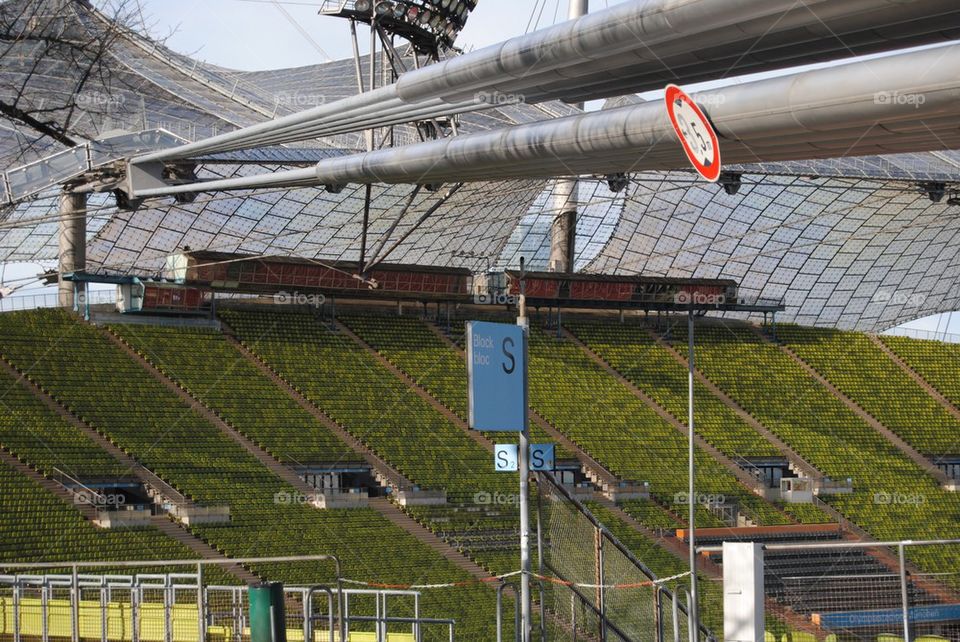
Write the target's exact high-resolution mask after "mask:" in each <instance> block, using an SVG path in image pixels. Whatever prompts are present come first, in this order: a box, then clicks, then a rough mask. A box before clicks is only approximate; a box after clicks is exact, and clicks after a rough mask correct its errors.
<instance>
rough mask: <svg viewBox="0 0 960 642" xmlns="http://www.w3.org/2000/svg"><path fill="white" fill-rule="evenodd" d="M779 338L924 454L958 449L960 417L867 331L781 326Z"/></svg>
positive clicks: (945, 452)
mask: <svg viewBox="0 0 960 642" xmlns="http://www.w3.org/2000/svg"><path fill="white" fill-rule="evenodd" d="M777 338H778V339H779V340H780V341H783V342H784V343H786V345H787V346H789V348H790V349H791V350H793V351H794V352H795V353H796V354H797V355H798V356H799V357H800V358H801V359H803V360H804V361H806V362H807V363H808V364H809V365H810V366H812V367H813V368H814V369H815V370H817V372H819V373H820V374H821V375H823V376H824V377H826V378H827V379H828V380H829V381H830V383H832V384H833V385H835V386H836V387H837V388H838V389H839V390H840V391H841V392H842V393H843V394H845V395H846V396H848V397H850V399H852V400H853V401H854V402H855V403H856V404H857V405H858V406H860V407H861V408H863V409H864V410H866V411H867V412H869V413H870V414H871V415H873V416H874V417H876V419H877V420H879V421H880V423H882V424H883V425H885V426H886V427H887V428H890V429H891V430H893V431H894V432H895V433H897V434H898V435H900V437H902V438H903V439H904V440H905V441H907V442H908V443H909V444H910V445H911V446H913V447H914V448H916V449H917V450H918V451H920V452H921V453H927V454H934V455H940V454H952V453H953V452H954V451H956V450H957V438H956V435H957V432H958V431H960V421H958V420H957V418H956V417H954V416H953V415H951V414H950V413H949V412H947V410H946V408H944V407H943V406H941V405H940V404H939V403H938V402H937V400H936V399H934V398H933V397H931V396H930V395H929V394H928V393H927V391H926V390H924V389H923V387H922V386H920V385H919V384H918V383H917V382H916V381H914V380H913V379H912V378H910V376H909V375H908V374H907V373H906V372H904V371H903V369H902V368H901V367H900V365H899V364H897V363H896V362H895V361H894V360H892V359H891V358H890V357H889V356H887V355H886V354H884V352H883V350H881V349H880V348H879V347H878V346H877V345H875V344H874V343H873V342H872V341H870V339H869V338H868V337H867V336H866V335H864V334H861V333H859V332H842V331H840V330H829V329H823V328H804V327H800V326H796V325H780V326H777Z"/></svg>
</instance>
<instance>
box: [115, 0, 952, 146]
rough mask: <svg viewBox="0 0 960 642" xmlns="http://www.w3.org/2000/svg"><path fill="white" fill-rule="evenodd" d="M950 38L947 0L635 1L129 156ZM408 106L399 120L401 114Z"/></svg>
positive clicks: (597, 92)
mask: <svg viewBox="0 0 960 642" xmlns="http://www.w3.org/2000/svg"><path fill="white" fill-rule="evenodd" d="M956 37H960V7H958V6H956V3H955V2H954V0H844V2H836V1H835V0H806V1H805V2H804V3H803V4H802V6H798V5H797V3H796V1H795V0H648V1H646V2H643V1H640V0H636V1H634V2H627V3H624V4H620V5H617V6H615V7H612V8H610V9H606V10H603V11H598V12H596V13H593V14H589V15H587V16H584V17H582V18H579V19H577V20H572V21H569V22H565V23H563V24H560V25H557V26H555V27H550V28H548V29H543V30H541V31H537V32H535V33H532V34H528V35H525V36H520V37H516V38H511V39H509V40H506V41H505V42H503V43H500V44H498V45H493V46H491V47H487V48H485V49H481V50H479V51H476V52H472V53H469V54H466V55H463V56H457V57H454V58H451V59H449V60H446V61H444V62H441V63H438V64H435V65H431V66H429V67H425V68H422V69H418V70H414V71H410V72H408V73H407V74H404V75H403V76H402V77H401V78H400V79H399V80H398V81H397V82H396V83H395V84H393V85H388V86H386V87H382V88H380V89H376V90H374V91H370V92H367V93H364V94H359V95H357V96H352V97H350V98H345V99H342V100H338V101H335V102H332V103H329V104H326V105H320V106H318V107H314V108H312V109H308V110H306V111H303V112H299V113H296V114H291V115H289V116H285V117H283V118H279V119H276V120H273V121H269V122H265V123H259V124H257V125H253V126H251V127H245V128H243V129H239V130H237V131H233V132H228V133H226V134H221V135H218V136H214V137H212V138H209V139H206V140H203V141H198V142H196V143H191V144H188V145H183V146H181V147H177V148H172V149H169V150H163V151H160V152H154V153H150V154H145V155H143V156H140V157H137V158H134V159H133V161H132V162H133V163H146V162H151V161H159V160H166V159H173V158H189V157H191V156H197V155H199V154H203V153H213V152H220V151H228V150H233V149H241V148H249V147H254V146H259V145H264V144H277V143H282V142H292V141H297V140H306V139H309V138H313V137H316V136H318V135H322V134H327V133H342V132H344V131H360V130H363V129H369V128H370V127H377V126H382V125H384V124H387V123H396V122H409V121H410V120H413V119H416V118H435V117H439V116H442V115H445V114H447V113H450V112H451V110H453V111H461V112H462V111H469V110H481V109H488V108H490V107H493V106H495V104H496V102H497V101H484V94H486V95H496V96H503V95H506V96H507V97H509V96H511V95H514V96H516V97H517V98H518V99H521V100H523V101H525V102H528V103H534V102H541V101H544V100H548V99H553V98H560V99H563V100H568V101H582V100H589V99H593V98H598V97H605V96H611V95H622V94H626V93H630V92H633V91H639V90H643V89H651V88H655V87H661V86H663V85H664V84H665V83H666V82H677V81H689V80H692V79H695V80H702V79H705V78H711V77H716V76H721V77H722V76H726V75H731V74H737V73H742V72H745V71H746V72H755V71H762V70H768V69H774V68H782V67H787V66H789V65H791V64H800V63H803V62H809V61H810V60H811V58H815V59H817V57H819V59H832V58H835V57H837V56H838V55H844V56H845V55H850V54H857V53H871V52H876V51H882V50H885V49H890V48H893V47H902V46H907V45H916V44H922V43H928V42H936V41H938V40H945V39H949V38H956ZM692 41H693V42H695V43H696V47H691V42H692ZM405 110H407V113H408V116H407V120H406V121H403V120H400V121H398V120H397V118H398V112H399V113H402V112H404V111H405ZM401 117H402V116H401Z"/></svg>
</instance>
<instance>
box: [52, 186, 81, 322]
mask: <svg viewBox="0 0 960 642" xmlns="http://www.w3.org/2000/svg"><path fill="white" fill-rule="evenodd" d="M58 223H59V230H58V240H59V265H58V266H57V272H58V274H59V283H58V297H57V298H58V303H59V305H60V307H63V308H72V307H74V306H75V305H76V304H77V301H76V296H75V294H76V291H75V287H76V284H75V283H74V282H73V281H65V280H64V278H63V275H64V274H69V273H71V272H82V271H83V270H84V269H86V266H87V195H86V193H85V192H79V193H77V192H73V191H71V190H70V186H69V185H68V186H65V187H64V189H63V191H62V192H61V193H60V219H59V222H58Z"/></svg>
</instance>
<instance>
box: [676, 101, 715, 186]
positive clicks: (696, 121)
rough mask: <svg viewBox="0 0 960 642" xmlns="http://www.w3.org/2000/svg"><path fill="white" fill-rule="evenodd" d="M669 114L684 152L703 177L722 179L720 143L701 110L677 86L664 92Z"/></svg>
mask: <svg viewBox="0 0 960 642" xmlns="http://www.w3.org/2000/svg"><path fill="white" fill-rule="evenodd" d="M664 101H665V102H666V104H667V115H668V116H669V117H670V124H672V125H673V129H674V131H675V132H676V133H677V137H678V138H679V139H680V143H681V144H682V145H683V151H684V153H686V155H687V158H688V159H690V163H691V164H692V165H693V168H694V169H696V170H697V173H698V174H700V176H703V177H704V178H705V179H707V180H708V181H710V182H711V183H715V182H717V180H719V179H720V142H719V141H718V140H717V133H716V132H715V131H714V130H713V126H712V125H711V124H710V121H709V120H707V117H706V116H705V115H704V113H703V111H702V110H701V109H700V107H698V106H697V104H696V103H695V102H693V99H692V98H690V96H688V95H687V94H686V92H684V91H683V90H682V89H680V88H679V87H677V86H676V85H667V89H666V92H665V93H664Z"/></svg>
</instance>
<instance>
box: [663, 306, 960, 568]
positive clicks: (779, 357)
mask: <svg viewBox="0 0 960 642" xmlns="http://www.w3.org/2000/svg"><path fill="white" fill-rule="evenodd" d="M671 336H672V338H673V340H674V341H676V343H677V345H678V346H680V345H686V325H685V324H678V325H677V326H676V327H674V328H673V330H672V332H671ZM695 338H696V351H697V352H696V363H697V366H698V368H699V369H700V370H701V371H702V372H703V373H704V374H705V375H706V376H707V377H709V378H710V379H711V380H712V381H713V382H714V383H715V384H717V385H718V386H719V387H720V388H722V389H723V390H724V392H726V393H727V394H728V395H730V396H731V397H732V398H733V399H734V400H735V401H736V402H737V403H738V404H739V405H740V406H741V407H742V408H744V409H746V410H747V411H748V412H749V413H750V414H752V415H753V416H754V417H756V418H757V419H758V420H759V421H760V422H761V423H763V425H765V426H766V427H767V428H769V429H770V430H772V431H773V432H774V433H776V434H777V436H778V437H780V439H782V440H783V441H784V442H785V443H787V444H788V445H789V446H790V447H791V448H793V449H794V450H796V451H797V452H798V453H799V454H800V455H801V456H802V457H804V458H805V459H806V460H807V461H809V462H810V463H811V464H813V465H814V466H816V467H817V468H818V469H819V470H821V471H823V472H824V473H825V474H827V475H829V476H830V477H831V478H833V479H834V480H845V479H847V478H850V479H852V481H853V487H854V492H853V493H851V494H839V495H825V496H821V499H823V500H825V501H827V502H829V503H830V504H832V505H833V506H834V507H836V508H837V509H838V510H840V511H841V512H842V513H843V514H844V515H845V516H846V517H847V518H848V519H850V520H851V521H853V522H854V523H856V524H858V525H859V526H861V527H863V528H865V529H866V530H868V531H869V532H870V533H871V534H872V535H873V536H874V537H876V538H877V539H880V540H899V539H930V538H950V537H954V536H955V535H956V524H957V521H958V519H960V497H958V496H957V495H956V494H955V493H950V492H946V491H944V490H942V489H941V488H940V487H939V486H938V485H937V483H936V482H935V481H934V479H933V478H932V477H930V476H929V475H927V474H926V472H925V471H924V470H923V469H921V468H920V467H919V466H917V465H916V464H915V463H913V462H912V461H910V460H909V459H907V458H906V456H904V455H903V453H901V452H900V451H899V450H898V449H897V448H896V447H895V446H894V445H893V444H891V443H890V442H889V441H888V440H887V439H885V438H884V437H883V436H881V435H880V434H879V433H877V432H876V431H875V430H874V429H873V428H872V427H871V426H870V425H869V424H867V423H866V422H865V421H864V420H862V419H861V418H860V417H859V416H857V415H856V414H855V413H854V412H853V411H852V410H850V409H849V408H848V407H847V406H845V405H844V404H843V402H841V401H840V400H839V399H837V398H836V397H835V396H833V395H832V394H831V393H830V391H829V390H827V388H825V387H824V386H823V385H822V384H820V383H819V382H818V381H817V380H816V379H815V378H813V377H812V376H811V375H810V374H809V373H807V372H806V371H805V370H804V369H803V368H802V367H801V366H800V365H799V364H797V363H796V362H795V361H793V359H791V358H790V357H789V356H788V355H786V354H784V353H783V351H781V350H780V349H779V348H778V347H777V346H775V345H772V344H770V343H767V342H765V341H763V340H762V339H761V338H760V337H758V336H757V335H756V334H755V333H754V331H753V330H751V329H750V328H747V327H745V326H742V325H736V324H730V325H725V326H713V325H702V326H698V327H697V330H696V335H695ZM909 554H910V555H911V556H912V557H913V558H914V559H915V560H916V561H917V563H918V564H921V565H922V566H923V567H924V568H926V569H928V570H933V571H940V570H955V569H956V568H957V566H958V564H960V558H957V556H955V554H954V553H951V552H947V551H941V552H939V553H938V552H935V551H933V550H932V549H930V550H921V547H917V548H916V549H915V550H913V549H912V550H911V551H910V553H909Z"/></svg>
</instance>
